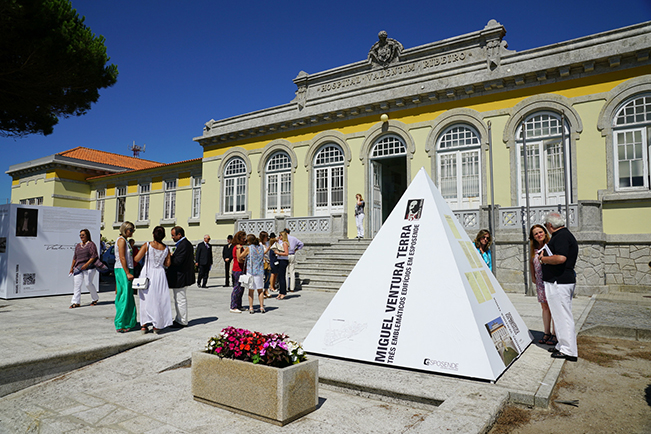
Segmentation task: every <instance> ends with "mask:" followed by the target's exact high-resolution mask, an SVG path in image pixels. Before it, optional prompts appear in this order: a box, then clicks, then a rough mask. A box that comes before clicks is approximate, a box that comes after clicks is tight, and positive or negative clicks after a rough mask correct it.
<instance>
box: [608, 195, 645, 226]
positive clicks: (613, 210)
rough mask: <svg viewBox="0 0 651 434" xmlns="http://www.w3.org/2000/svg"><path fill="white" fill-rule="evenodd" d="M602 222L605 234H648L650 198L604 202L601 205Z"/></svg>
mask: <svg viewBox="0 0 651 434" xmlns="http://www.w3.org/2000/svg"><path fill="white" fill-rule="evenodd" d="M603 222H604V232H605V233H607V234H649V233H651V200H647V201H639V202H637V201H636V202H625V203H606V204H604V207H603Z"/></svg>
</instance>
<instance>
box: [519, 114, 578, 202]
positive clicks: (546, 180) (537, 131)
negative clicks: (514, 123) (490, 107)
mask: <svg viewBox="0 0 651 434" xmlns="http://www.w3.org/2000/svg"><path fill="white" fill-rule="evenodd" d="M537 117H541V118H540V119H536V118H537ZM550 119H553V122H552V121H550ZM560 122H561V117H560V116H559V115H558V114H556V113H552V112H547V111H544V112H536V113H533V114H532V115H530V116H527V118H526V119H525V128H526V129H527V136H526V142H527V155H528V157H527V170H528V173H529V204H530V205H533V206H536V205H558V204H565V191H566V189H569V188H570V182H571V172H572V166H571V164H570V159H569V151H568V150H569V146H570V134H569V128H568V125H567V120H566V123H565V125H564V126H563V127H564V128H565V143H564V146H558V145H560V144H561V141H562V132H561V130H560V125H559V124H560ZM516 145H517V153H516V171H517V187H518V201H519V205H520V206H522V205H524V204H525V203H526V197H525V185H524V153H523V151H522V124H520V125H518V128H517V130H516ZM560 149H562V151H561V152H554V151H558V150H560ZM550 151H552V152H550ZM560 154H562V156H560V158H559V155H560ZM554 162H556V167H554V166H553V163H554ZM560 162H563V167H562V168H560V167H559V166H558V163H560ZM568 167H569V170H570V171H569V173H568V176H567V184H566V185H563V184H564V175H563V170H567V168H568ZM554 170H556V172H557V173H556V174H554V172H553V171H554ZM554 180H556V181H555V182H554ZM559 182H560V183H561V184H560V185H562V186H563V189H562V190H560V189H559V185H558V183H559Z"/></svg>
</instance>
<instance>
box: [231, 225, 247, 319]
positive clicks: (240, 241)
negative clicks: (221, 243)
mask: <svg viewBox="0 0 651 434" xmlns="http://www.w3.org/2000/svg"><path fill="white" fill-rule="evenodd" d="M244 244H246V232H244V231H239V232H237V233H236V234H235V235H233V292H232V293H231V309H230V311H231V313H242V296H243V295H244V288H243V287H242V284H240V276H241V275H242V267H243V266H244V263H243V262H241V261H239V260H238V257H239V255H240V254H241V253H242V250H244Z"/></svg>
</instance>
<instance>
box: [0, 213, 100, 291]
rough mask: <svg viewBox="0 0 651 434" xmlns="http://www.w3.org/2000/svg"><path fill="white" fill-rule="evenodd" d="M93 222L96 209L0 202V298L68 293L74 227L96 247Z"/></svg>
mask: <svg viewBox="0 0 651 434" xmlns="http://www.w3.org/2000/svg"><path fill="white" fill-rule="evenodd" d="M99 227H100V212H99V211H97V210H87V209H76V208H62V207H51V206H33V205H16V204H7V205H0V298H4V299H9V298H24V297H38V296H42V295H56V294H72V291H73V285H72V277H68V273H69V271H70V265H71V264H72V255H73V254H74V251H75V245H76V244H77V243H79V242H80V239H79V232H80V231H81V230H82V229H88V230H89V231H90V234H91V238H92V240H93V242H95V244H96V245H97V247H98V248H99V244H100V243H99V240H100V231H99ZM94 283H95V285H96V286H97V285H98V283H99V275H98V273H95V282H94ZM84 290H85V289H84ZM86 292H87V291H86Z"/></svg>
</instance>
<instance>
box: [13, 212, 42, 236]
mask: <svg viewBox="0 0 651 434" xmlns="http://www.w3.org/2000/svg"><path fill="white" fill-rule="evenodd" d="M37 228H38V210H37V209H31V208H16V236H17V237H35V236H36V233H37Z"/></svg>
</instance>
